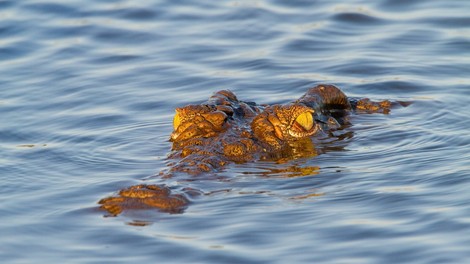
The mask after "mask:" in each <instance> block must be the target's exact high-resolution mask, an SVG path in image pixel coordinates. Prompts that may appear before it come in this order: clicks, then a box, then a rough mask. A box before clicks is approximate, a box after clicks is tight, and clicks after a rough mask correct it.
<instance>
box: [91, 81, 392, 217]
mask: <svg viewBox="0 0 470 264" xmlns="http://www.w3.org/2000/svg"><path fill="white" fill-rule="evenodd" d="M390 107H391V102H390V101H381V102H373V101H370V100H369V99H367V98H364V99H359V100H354V99H349V98H347V97H346V95H345V94H344V93H343V92H342V91H341V90H340V89H338V88H337V87H335V86H333V85H317V86H315V87H313V88H310V89H309V90H308V91H307V92H306V93H305V94H304V95H303V96H302V97H300V98H299V99H298V100H296V101H293V102H290V103H287V104H282V105H257V104H255V103H252V102H244V101H239V100H238V99H237V97H236V96H235V94H233V93H232V92H230V91H227V90H222V91H218V92H216V93H215V94H214V95H212V96H211V97H210V98H209V100H208V101H207V102H205V103H203V104H199V105H187V106H185V107H182V108H177V109H176V114H175V118H174V120H173V129H174V130H173V132H172V133H171V136H170V141H171V142H172V143H173V146H172V152H171V154H170V156H169V158H170V159H172V160H174V161H175V162H173V163H172V164H171V165H170V167H169V169H168V170H167V171H165V172H164V173H161V177H172V176H173V175H174V174H177V173H184V174H189V175H201V174H204V173H208V172H215V171H217V170H218V169H220V168H221V167H223V166H224V165H225V164H227V163H233V162H235V163H240V162H250V161H256V160H262V159H271V160H276V159H281V158H284V159H285V158H294V157H298V156H299V153H301V155H302V156H308V155H309V154H313V152H314V147H313V144H312V142H311V138H312V137H314V136H316V135H318V134H325V133H328V132H329V131H332V130H336V129H338V128H340V127H341V126H343V125H345V124H347V123H348V121H347V116H348V115H349V113H350V112H352V111H365V112H369V113H376V112H377V113H388V112H389V111H390ZM190 192H193V193H194V190H192V191H188V193H190ZM188 203H189V200H188V198H187V197H186V194H184V193H183V194H173V193H172V192H171V190H170V189H169V188H168V187H166V186H164V185H136V186H131V187H128V188H126V189H123V190H121V191H120V192H119V193H118V194H117V195H115V196H111V197H108V198H104V199H102V200H100V201H99V204H101V206H100V208H101V209H103V210H106V211H107V213H108V215H109V216H116V215H118V214H120V213H121V212H123V211H124V210H129V209H152V208H153V209H158V210H159V211H162V212H168V213H181V212H183V211H184V209H185V208H186V207H187V205H188Z"/></svg>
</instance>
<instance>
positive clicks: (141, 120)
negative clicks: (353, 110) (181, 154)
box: [0, 0, 470, 263]
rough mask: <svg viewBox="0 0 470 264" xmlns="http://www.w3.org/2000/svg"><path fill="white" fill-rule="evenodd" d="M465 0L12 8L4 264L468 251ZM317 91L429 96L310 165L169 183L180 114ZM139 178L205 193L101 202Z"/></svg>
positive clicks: (2, 12) (300, 161)
mask: <svg viewBox="0 0 470 264" xmlns="http://www.w3.org/2000/svg"><path fill="white" fill-rule="evenodd" d="M467 2H468V1H454V0H450V1H389V0H379V1H374V2H371V1H363V0H354V1H348V2H344V1H342V2H340V1H304V0H295V1H278V0H261V1H255V2H254V1H228V2H227V1H207V0H201V1H161V0H148V1H140V2H136V1H128V0H110V1H91V0H84V1H82V0H81V1H78V0H70V1H56V0H49V1H43V0H23V1H12V0H4V1H0V18H1V19H0V85H1V86H0V87H1V89H0V113H1V114H0V175H1V177H2V181H1V183H0V200H1V201H2V202H1V205H0V233H1V234H2V239H1V242H0V248H1V250H0V259H1V260H2V262H5V263H30V262H49V263H62V262H68V263H84V262H86V263H89V262H99V263H102V262H120V261H121V262H122V261H123V260H124V261H129V262H149V263H154V262H182V263H186V262H203V263H277V262H278V263H285V262H292V263H315V262H320V263H340V262H359V263H406V262H408V263H409V262H412V263H466V262H469V261H470V254H469V251H468V247H467V246H466V245H469V244H470V221H469V217H468V215H469V213H470V206H469V203H468V201H469V200H470V195H469V192H468V191H467V190H468V189H469V188H470V177H469V176H470V175H469V170H468V161H469V160H470V154H469V153H470V152H469V151H468V149H469V142H470V135H469V134H468V133H465V131H469V122H468V121H467V120H468V118H467V116H468V114H467V106H468V105H469V103H470V102H469V99H468V98H469V96H468V91H469V89H470V77H469V74H468V72H469V71H468V69H469V67H470V62H469V60H468V57H469V55H470V54H469V51H470V24H469V19H468V10H469V9H470V5H469V3H467ZM317 83H332V84H335V85H337V86H338V87H341V88H342V89H343V90H344V91H345V93H346V94H347V95H350V96H353V97H369V98H371V99H374V100H383V99H394V100H398V101H405V102H413V103H412V104H411V105H409V106H407V107H400V108H397V109H392V111H391V112H390V114H388V115H377V114H373V115H367V114H366V115H353V116H352V117H351V120H350V121H351V124H352V125H351V126H350V127H347V128H345V129H344V130H342V131H340V133H339V134H337V135H333V136H331V137H326V138H319V139H314V140H313V143H314V146H315V148H314V149H312V151H310V152H309V153H310V154H308V155H299V157H298V158H297V159H295V160H281V162H273V161H270V160H262V161H258V162H254V163H245V164H230V165H228V166H226V167H224V168H223V169H220V170H219V171H217V172H216V173H215V175H203V177H202V178H190V179H180V178H174V179H162V178H161V177H158V176H154V175H158V173H159V172H160V171H164V170H165V168H166V167H167V166H166V157H167V154H168V152H169V150H170V148H171V144H170V142H168V141H167V140H168V136H169V134H170V133H171V130H172V128H171V127H172V125H171V120H172V117H173V115H174V109H175V108H176V107H181V106H183V105H186V104H188V103H200V102H202V101H204V100H205V99H206V98H207V96H208V95H210V94H212V93H213V92H214V91H216V90H220V89H231V90H232V91H233V92H235V93H236V94H237V96H238V97H239V98H242V99H245V100H248V101H255V102H257V103H266V104H273V103H283V102H288V101H292V100H294V99H296V98H298V97H299V96H300V95H301V94H303V93H304V92H305V90H306V89H307V88H308V87H311V86H313V85H314V84H317ZM310 176H313V177H310ZM143 182H145V183H148V184H166V185H168V186H169V187H170V188H171V189H172V191H175V192H179V191H182V190H183V189H184V188H192V189H195V190H200V191H201V192H200V195H194V196H191V197H190V200H191V203H192V204H191V206H189V207H188V209H187V210H186V211H185V213H184V214H159V213H158V212H152V211H150V212H149V211H148V210H137V211H135V212H132V213H129V214H128V215H122V216H119V217H116V218H103V217H102V214H101V212H98V211H97V210H96V205H95V203H96V201H97V200H99V199H100V198H102V197H105V196H108V195H111V194H113V193H114V192H115V191H116V190H119V189H122V188H126V187H128V186H132V185H136V184H141V183H143ZM125 223H128V224H129V225H125ZM71 238H73V239H71ZM25 248H26V249H27V252H28V254H25V252H24V249H25Z"/></svg>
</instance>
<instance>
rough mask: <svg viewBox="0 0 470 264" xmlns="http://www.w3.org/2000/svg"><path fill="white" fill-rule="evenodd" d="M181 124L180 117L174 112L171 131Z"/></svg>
mask: <svg viewBox="0 0 470 264" xmlns="http://www.w3.org/2000/svg"><path fill="white" fill-rule="evenodd" d="M180 124H181V120H180V115H179V113H178V112H176V114H175V117H174V118H173V129H174V130H176V129H177V128H178V127H179V126H180Z"/></svg>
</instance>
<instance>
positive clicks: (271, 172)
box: [243, 161, 320, 178]
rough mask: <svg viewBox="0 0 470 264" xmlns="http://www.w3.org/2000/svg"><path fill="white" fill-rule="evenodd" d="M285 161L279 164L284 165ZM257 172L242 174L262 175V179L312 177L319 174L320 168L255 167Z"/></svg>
mask: <svg viewBox="0 0 470 264" xmlns="http://www.w3.org/2000/svg"><path fill="white" fill-rule="evenodd" d="M285 162H287V161H284V162H281V164H282V163H285ZM257 169H258V170H261V171H257V172H249V171H247V172H244V173H243V174H247V175H250V174H254V175H262V176H264V177H288V178H291V177H304V176H314V175H317V174H318V173H320V167H318V166H306V167H297V166H288V167H285V168H272V167H266V168H260V167H257Z"/></svg>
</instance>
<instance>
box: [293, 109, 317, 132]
mask: <svg viewBox="0 0 470 264" xmlns="http://www.w3.org/2000/svg"><path fill="white" fill-rule="evenodd" d="M295 122H297V124H299V125H301V126H302V127H303V128H304V129H305V130H307V131H308V130H310V129H312V127H313V116H312V113H310V112H304V113H302V114H300V115H299V116H298V117H297V118H296V119H295Z"/></svg>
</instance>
